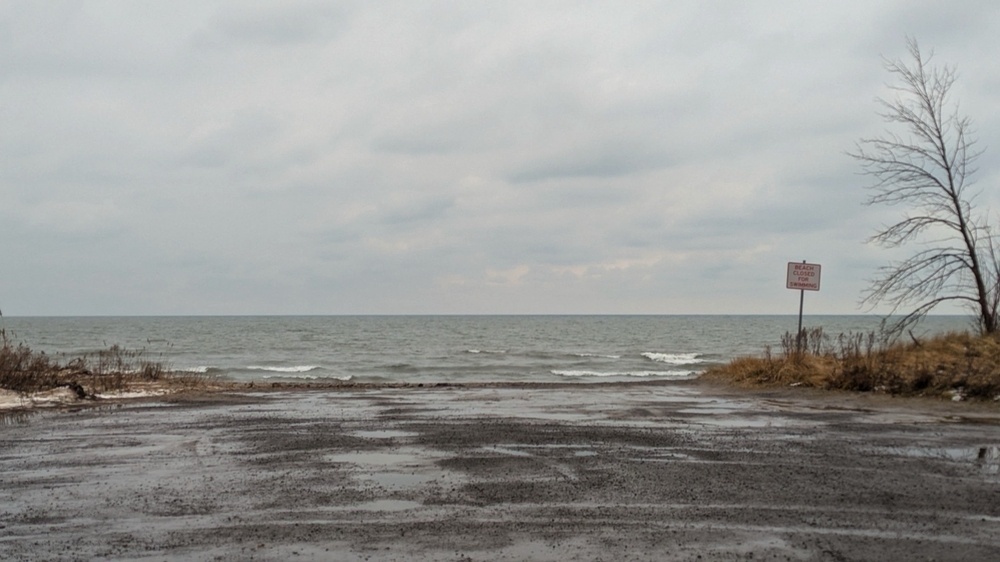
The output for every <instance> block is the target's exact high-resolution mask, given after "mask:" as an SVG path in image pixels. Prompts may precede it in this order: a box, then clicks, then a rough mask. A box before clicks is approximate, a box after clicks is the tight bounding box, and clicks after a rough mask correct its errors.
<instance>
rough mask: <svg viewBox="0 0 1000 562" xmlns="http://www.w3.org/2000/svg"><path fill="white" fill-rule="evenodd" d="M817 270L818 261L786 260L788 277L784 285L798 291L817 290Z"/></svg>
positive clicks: (818, 267) (818, 266)
mask: <svg viewBox="0 0 1000 562" xmlns="http://www.w3.org/2000/svg"><path fill="white" fill-rule="evenodd" d="M819 270H820V265H819V264H818V263H803V262H794V261H790V262H788V278H787V280H786V281H785V287H787V288H789V289H797V290H800V291H818V290H819Z"/></svg>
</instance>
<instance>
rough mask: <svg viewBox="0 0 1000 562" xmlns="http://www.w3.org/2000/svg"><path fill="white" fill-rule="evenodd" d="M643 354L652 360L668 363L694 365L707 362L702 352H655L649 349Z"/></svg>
mask: <svg viewBox="0 0 1000 562" xmlns="http://www.w3.org/2000/svg"><path fill="white" fill-rule="evenodd" d="M642 356H643V357H645V358H646V359H649V360H650V361H655V362H657V363H666V364H668V365H693V364H695V363H704V362H705V360H704V359H701V354H700V353H654V352H651V351H647V352H646V353H643V354H642Z"/></svg>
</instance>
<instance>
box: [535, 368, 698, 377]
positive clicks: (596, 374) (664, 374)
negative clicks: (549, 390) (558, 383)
mask: <svg viewBox="0 0 1000 562" xmlns="http://www.w3.org/2000/svg"><path fill="white" fill-rule="evenodd" d="M550 372H551V373H552V374H553V375H559V376H561V377H601V378H605V377H674V378H680V377H690V376H693V375H695V374H697V373H696V372H695V371H630V372H617V373H602V372H598V371H565V370H555V371H550Z"/></svg>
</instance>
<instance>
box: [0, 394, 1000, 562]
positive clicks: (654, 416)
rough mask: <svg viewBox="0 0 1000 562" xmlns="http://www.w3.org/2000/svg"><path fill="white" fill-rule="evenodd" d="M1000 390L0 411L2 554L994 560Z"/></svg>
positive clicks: (466, 397) (325, 400)
mask: <svg viewBox="0 0 1000 562" xmlns="http://www.w3.org/2000/svg"><path fill="white" fill-rule="evenodd" d="M998 448H1000V407H998V406H997V405H993V404H990V405H982V406H975V405H969V404H955V405H953V404H951V403H942V402H923V401H914V400H899V399H896V400H892V399H880V398H867V397H858V396H848V395H842V394H820V393H812V392H808V391H803V392H795V393H791V392H788V391H783V392H762V391H754V392H744V391H737V390H732V389H727V388H723V387H718V386H714V385H710V384H708V383H703V382H697V381H691V382H687V383H673V384H670V385H636V386H585V385H568V386H561V387H559V386H555V387H552V386H550V387H539V388H533V387H523V388H371V389H364V388H359V389H350V390H332V389H327V390H320V391H315V390H313V391H310V390H295V391H284V392H273V391H272V392H253V393H251V392H247V393H236V392H229V393H213V394H207V395H201V396H192V397H187V398H170V399H165V398H160V399H156V400H147V401H143V402H130V403H122V404H116V405H112V406H105V407H102V408H93V407H89V408H78V409H70V410H65V409H64V410H59V411H39V412H33V413H19V414H7V415H6V416H5V417H3V418H0V559H3V560H77V559H83V560H91V559H113V560H281V561H284V560H559V561H562V560H697V559H702V560H750V559H753V560H1000V474H998V472H1000V455H998Z"/></svg>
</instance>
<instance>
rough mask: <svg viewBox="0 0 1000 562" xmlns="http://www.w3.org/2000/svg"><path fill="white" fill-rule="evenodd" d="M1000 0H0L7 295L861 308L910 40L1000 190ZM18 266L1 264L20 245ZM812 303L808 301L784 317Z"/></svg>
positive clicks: (245, 302)
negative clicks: (869, 166) (873, 155)
mask: <svg viewBox="0 0 1000 562" xmlns="http://www.w3.org/2000/svg"><path fill="white" fill-rule="evenodd" d="M998 28H1000V10H997V9H995V8H993V7H992V5H991V4H989V3H988V2H974V1H970V2H962V3H959V4H955V3H952V4H949V5H947V6H944V5H939V4H938V3H934V2H922V3H912V2H902V1H899V2H882V3H878V4H877V5H872V4H871V3H868V2H860V1H859V2H847V3H838V4H822V5H817V4H815V3H799V2H773V3H764V4H760V3H745V2H736V1H733V2H717V3H711V4H705V3H701V2H669V3H668V2H635V3H624V4H623V3H617V2H596V3H588V4H585V5H580V4H579V3H571V2H569V3H559V2H556V3H543V4H538V3H520V2H509V3H507V2H505V3H496V2H483V3H480V2H462V3H451V2H423V3H411V2H379V3H374V4H373V3H363V2H357V3H355V2H347V3H337V4H336V5H335V6H333V5H330V4H329V3H326V2H269V1H261V2H252V3H246V2H210V3H204V2H170V3H132V2H120V3H114V2H113V3H110V4H107V3H98V2H65V3H64V2H46V3H34V2H7V3H4V4H3V5H0V198H2V201H3V204H2V205H0V236H2V239H3V240H4V241H5V244H3V245H0V263H3V264H4V275H3V276H2V279H0V306H2V308H3V310H4V311H5V312H8V313H9V314H157V313H169V314H200V313H212V314H221V313H226V314H242V313H420V312H441V313H461V312H470V313H476V312H510V313H527V312H538V313H556V312H563V313H565V312H569V313H573V312H581V313H586V312H609V313H611V312H626V313H627V312H658V313H685V312H705V313H715V312H788V311H789V310H790V309H788V307H787V306H786V305H787V303H788V302H789V295H788V294H787V293H788V292H787V291H786V290H785V289H784V287H783V272H784V264H785V262H786V261H789V260H798V259H810V260H813V261H821V262H822V263H824V268H825V269H824V276H829V277H828V279H829V282H827V281H824V291H823V293H822V294H820V295H818V296H816V298H814V299H812V300H813V301H815V307H816V309H815V311H816V312H821V311H827V312H840V313H849V312H854V311H855V310H856V308H855V303H856V301H857V297H858V294H859V292H860V290H861V289H862V288H863V287H864V281H865V279H866V278H867V277H870V276H871V275H872V274H873V273H874V268H875V267H877V266H878V265H879V264H880V263H882V262H884V261H885V260H886V259H888V258H889V257H891V255H890V254H889V253H886V252H884V251H882V250H877V249H874V248H871V247H868V246H865V245H864V244H863V241H864V239H865V238H866V237H867V235H868V234H869V233H870V232H871V231H872V230H873V229H874V228H876V227H877V226H878V225H879V224H880V223H881V222H884V221H886V220H890V219H891V218H892V216H894V215H893V213H894V212H896V211H893V210H891V209H874V208H867V207H864V206H863V205H861V202H862V201H863V200H864V199H865V196H866V194H865V192H864V190H863V189H862V186H863V185H864V179H863V178H861V177H859V176H858V175H857V171H858V170H857V167H856V165H855V164H854V163H853V162H852V161H851V160H850V159H849V158H848V157H846V156H845V155H844V152H845V151H847V150H849V149H851V148H852V146H853V143H854V142H855V141H856V140H857V139H858V138H860V137H862V136H866V135H871V134H877V133H878V132H879V131H880V130H881V129H882V127H883V125H882V123H881V122H880V121H879V119H878V117H877V115H876V114H875V112H876V109H877V108H876V106H875V103H874V98H875V97H876V96H879V95H886V94H887V90H886V88H885V82H886V80H887V79H888V77H887V75H886V74H885V72H884V70H883V69H882V67H881V60H882V59H881V57H882V56H889V57H894V56H898V55H901V54H902V53H903V51H904V38H905V36H906V35H908V34H909V35H913V36H915V37H917V38H918V39H919V40H920V41H921V42H922V44H923V45H924V46H926V47H927V48H928V49H930V48H933V49H934V50H935V52H936V53H937V55H936V56H937V60H939V61H940V62H947V63H953V64H955V65H957V66H958V67H959V70H960V73H961V79H960V82H959V84H958V88H957V89H956V94H957V96H958V98H959V99H960V100H961V102H962V108H963V109H964V110H966V111H968V112H969V113H970V115H971V116H972V117H973V119H974V121H975V123H976V127H977V130H978V131H979V133H980V138H981V142H982V146H983V147H985V148H987V152H986V153H985V154H984V156H983V158H982V159H981V161H980V162H979V165H980V174H979V177H978V179H979V186H980V187H981V188H982V189H983V195H982V199H981V201H983V202H984V203H988V204H991V205H993V206H996V205H1000V195H998V194H997V192H996V190H994V189H992V186H993V185H995V184H996V183H997V180H998V179H1000V152H998V151H1000V136H998V135H1000V132H998V131H1000V126H998V119H1000V118H998V117H997V116H998V115H1000V99H998V97H997V96H996V91H997V84H998V82H1000V73H998V72H997V70H996V68H995V64H994V61H993V59H994V58H995V56H994V55H995V52H996V47H997V46H998V40H997V37H1000V33H998ZM11 264H13V265H11ZM792 312H794V311H792Z"/></svg>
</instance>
